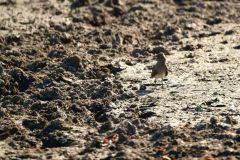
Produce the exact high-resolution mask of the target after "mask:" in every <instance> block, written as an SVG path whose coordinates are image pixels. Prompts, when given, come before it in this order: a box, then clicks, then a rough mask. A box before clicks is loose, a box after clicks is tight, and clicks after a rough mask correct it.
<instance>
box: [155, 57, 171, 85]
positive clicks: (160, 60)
mask: <svg viewBox="0 0 240 160" xmlns="http://www.w3.org/2000/svg"><path fill="white" fill-rule="evenodd" d="M167 75H168V68H167V65H166V57H165V55H164V54H163V53H159V54H157V63H156V64H155V65H154V66H153V69H152V73H151V78H155V80H154V82H155V84H156V82H157V78H161V80H162V87H163V78H164V77H166V76H167Z"/></svg>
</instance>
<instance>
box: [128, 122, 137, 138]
mask: <svg viewBox="0 0 240 160" xmlns="http://www.w3.org/2000/svg"><path fill="white" fill-rule="evenodd" d="M125 125H126V128H127V134H128V135H134V134H136V133H137V127H136V126H135V125H134V124H132V123H131V122H129V121H127V122H125Z"/></svg>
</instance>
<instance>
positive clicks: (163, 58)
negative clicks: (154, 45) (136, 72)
mask: <svg viewBox="0 0 240 160" xmlns="http://www.w3.org/2000/svg"><path fill="white" fill-rule="evenodd" d="M156 59H157V61H161V62H165V61H166V57H165V55H164V53H159V54H157V55H156Z"/></svg>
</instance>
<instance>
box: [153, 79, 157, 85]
mask: <svg viewBox="0 0 240 160" xmlns="http://www.w3.org/2000/svg"><path fill="white" fill-rule="evenodd" d="M154 85H155V86H156V85H157V78H155V79H154Z"/></svg>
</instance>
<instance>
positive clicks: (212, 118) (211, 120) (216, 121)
mask: <svg viewBox="0 0 240 160" xmlns="http://www.w3.org/2000/svg"><path fill="white" fill-rule="evenodd" d="M210 123H211V124H212V125H216V124H217V123H218V119H217V118H216V117H211V118H210Z"/></svg>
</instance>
